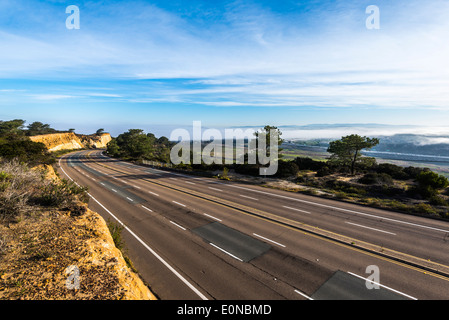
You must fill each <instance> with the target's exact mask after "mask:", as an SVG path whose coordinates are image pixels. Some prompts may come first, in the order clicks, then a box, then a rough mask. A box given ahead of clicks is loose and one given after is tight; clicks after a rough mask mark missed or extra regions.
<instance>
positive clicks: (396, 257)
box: [59, 150, 449, 300]
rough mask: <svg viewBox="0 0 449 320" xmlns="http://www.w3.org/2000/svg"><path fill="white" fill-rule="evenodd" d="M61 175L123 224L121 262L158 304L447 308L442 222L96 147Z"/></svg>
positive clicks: (446, 229) (67, 162)
mask: <svg viewBox="0 0 449 320" xmlns="http://www.w3.org/2000/svg"><path fill="white" fill-rule="evenodd" d="M59 170H60V173H61V174H62V176H63V177H65V178H67V179H70V180H73V181H75V182H76V183H78V184H79V185H83V186H88V187H89V194H90V196H91V199H90V202H89V206H90V208H91V209H92V210H94V211H96V212H98V213H99V214H101V215H102V216H103V217H104V218H105V219H106V220H111V221H119V223H122V224H123V225H124V227H125V231H124V237H125V241H126V244H127V247H128V253H129V256H130V257H131V260H132V261H133V263H134V265H135V267H136V269H137V270H138V271H139V274H140V275H141V276H142V278H143V279H144V280H145V281H146V282H147V283H148V284H149V286H150V287H151V289H152V290H153V292H155V294H156V295H157V296H158V297H159V298H160V299H165V300H168V299H169V300H194V299H203V300H206V299H207V300H212V299H217V300H227V299H232V300H256V299H257V300H278V299H288V300H294V299H297V300H304V299H309V300H320V299H332V300H336V299H342V300H344V299H359V300H365V299H382V300H389V299H419V300H425V299H444V300H446V299H449V267H448V266H449V255H448V252H449V250H448V247H449V223H448V222H445V221H439V220H432V219H427V218H423V217H419V216H411V215H405V214H400V213H396V212H390V211H386V210H379V209H375V208H369V207H364V206H359V205H354V204H349V203H344V202H339V201H335V200H330V199H324V198H319V197H315V196H307V195H304V194H299V193H292V192H287V191H281V190H275V189H269V188H264V187H260V186H256V185H250V184H242V183H236V182H230V181H223V180H217V179H212V178H205V177H199V176H194V175H188V174H184V173H179V172H174V171H165V170H160V169H156V168H150V167H145V166H138V165H134V164H131V163H127V162H123V161H118V160H116V159H111V158H109V157H106V156H104V155H103V154H102V151H101V150H95V151H92V150H86V151H79V152H74V153H71V154H68V155H65V156H63V157H62V158H61V159H60V161H59Z"/></svg>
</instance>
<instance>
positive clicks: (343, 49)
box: [0, 0, 449, 135]
mask: <svg viewBox="0 0 449 320" xmlns="http://www.w3.org/2000/svg"><path fill="white" fill-rule="evenodd" d="M69 5H76V6H78V7H79V9H80V29H79V30H69V29H67V28H66V24H65V22H66V18H67V17H68V16H69V14H67V13H66V12H65V9H66V7H67V6H69ZM369 5H376V6H378V7H379V9H380V29H379V30H368V29H367V28H366V26H365V20H366V19H367V17H368V16H369V15H368V14H366V12H365V10H366V8H367V7H368V6H369ZM447 12H449V2H448V1H444V0H430V1H416V0H407V1H404V0H395V1H391V0H388V1H387V0H370V1H365V0H344V1H343V0H336V1H335V0H334V1H318V0H316V1H312V0H309V1H293V0H283V1H266V0H265V1H238V0H237V1H200V0H190V1H182V0H173V1H166V0H164V1H162V0H160V1H137V0H136V1H71V0H52V1H35V0H0V119H3V120H9V119H15V118H21V119H25V120H27V122H28V123H30V122H32V121H41V122H45V123H50V124H51V125H52V126H53V127H55V128H57V129H68V128H75V129H76V131H77V132H84V133H89V132H94V131H95V130H96V129H97V128H105V130H107V131H110V132H111V133H113V134H118V133H120V132H123V131H125V130H127V129H129V128H141V129H144V130H146V131H149V132H155V133H156V134H158V133H160V134H166V135H167V133H168V131H167V130H168V128H171V127H179V126H191V125H192V121H202V123H203V125H204V126H207V127H219V126H222V127H223V126H251V125H253V126H262V125H265V124H271V125H277V126H282V125H305V124H313V123H385V124H395V125H396V124H397V125H404V124H412V125H427V126H431V125H435V126H444V125H447V122H448V121H447V120H448V119H449V117H448V116H449V90H448V88H449V63H448V57H449V41H448V39H449V20H448V19H447ZM448 133H449V132H448Z"/></svg>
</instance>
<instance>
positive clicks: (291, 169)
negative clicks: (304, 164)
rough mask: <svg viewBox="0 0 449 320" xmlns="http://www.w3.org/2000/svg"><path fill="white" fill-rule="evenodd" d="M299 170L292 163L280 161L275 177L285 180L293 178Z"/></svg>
mask: <svg viewBox="0 0 449 320" xmlns="http://www.w3.org/2000/svg"><path fill="white" fill-rule="evenodd" d="M298 172H299V168H298V166H297V165H296V163H295V162H293V161H284V160H280V161H279V162H278V171H277V172H276V176H277V177H281V178H286V177H291V176H295V177H296V175H297V174H298Z"/></svg>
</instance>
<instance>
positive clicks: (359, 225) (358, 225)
mask: <svg viewBox="0 0 449 320" xmlns="http://www.w3.org/2000/svg"><path fill="white" fill-rule="evenodd" d="M345 223H347V224H352V225H354V226H357V227H361V228H366V229H370V230H374V231H379V232H385V233H389V234H392V235H394V236H395V235H396V233H393V232H389V231H385V230H380V229H376V228H371V227H367V226H364V225H361V224H357V223H352V222H348V221H346V222H345Z"/></svg>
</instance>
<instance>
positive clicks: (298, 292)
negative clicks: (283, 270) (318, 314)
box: [294, 289, 313, 300]
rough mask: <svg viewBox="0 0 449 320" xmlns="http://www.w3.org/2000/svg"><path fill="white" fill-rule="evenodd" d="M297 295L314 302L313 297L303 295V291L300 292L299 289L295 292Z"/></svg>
mask: <svg viewBox="0 0 449 320" xmlns="http://www.w3.org/2000/svg"><path fill="white" fill-rule="evenodd" d="M294 291H295V292H296V293H297V294H300V295H302V296H303V297H304V298H306V299H309V300H313V299H312V298H311V297H309V296H308V295H306V294H304V293H302V292H301V291H299V290H298V289H295V290H294Z"/></svg>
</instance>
